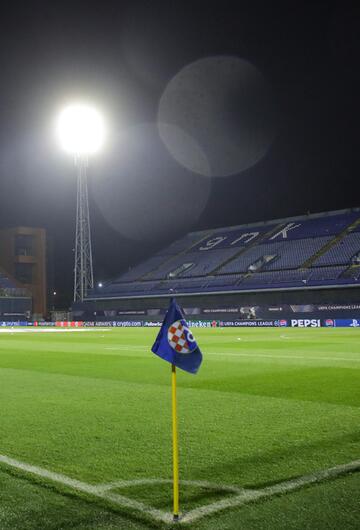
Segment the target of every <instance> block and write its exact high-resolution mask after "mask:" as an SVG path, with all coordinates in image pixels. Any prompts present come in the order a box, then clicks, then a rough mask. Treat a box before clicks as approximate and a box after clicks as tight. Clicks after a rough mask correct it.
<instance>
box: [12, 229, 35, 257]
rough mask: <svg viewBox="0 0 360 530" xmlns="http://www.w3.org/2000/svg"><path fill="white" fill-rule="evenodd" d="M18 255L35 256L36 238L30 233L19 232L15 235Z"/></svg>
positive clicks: (16, 253)
mask: <svg viewBox="0 0 360 530" xmlns="http://www.w3.org/2000/svg"><path fill="white" fill-rule="evenodd" d="M15 255H16V256H35V238H34V236H33V235H30V234H18V235H17V236H15Z"/></svg>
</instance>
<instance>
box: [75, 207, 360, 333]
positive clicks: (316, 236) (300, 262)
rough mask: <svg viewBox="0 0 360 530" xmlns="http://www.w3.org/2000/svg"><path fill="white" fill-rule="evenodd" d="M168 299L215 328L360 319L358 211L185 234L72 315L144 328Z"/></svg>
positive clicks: (90, 296)
mask: <svg viewBox="0 0 360 530" xmlns="http://www.w3.org/2000/svg"><path fill="white" fill-rule="evenodd" d="M172 296H176V298H177V299H178V301H179V303H180V304H181V305H182V306H183V307H184V311H185V313H186V314H187V315H191V317H192V318H194V319H197V320H199V321H201V320H207V321H211V320H213V321H214V324H215V323H216V321H225V322H238V323H241V321H248V322H254V323H256V322H257V321H259V322H261V321H264V320H271V321H273V322H275V323H276V325H282V323H283V322H285V321H288V322H292V324H293V325H300V326H301V325H304V324H303V322H305V323H309V324H305V325H318V324H319V325H320V322H322V321H325V320H326V321H327V322H328V324H329V325H331V320H332V319H356V318H359V320H360V209H359V208H356V209H351V210H341V211H332V212H327V213H323V214H314V215H305V216H299V217H292V218H286V219H277V220H270V221H267V222H262V223H254V224H249V225H240V226H234V227H230V228H220V229H213V230H205V231H198V232H191V233H189V234H187V235H185V236H184V237H182V238H181V239H179V240H177V241H175V242H173V243H172V244H171V245H169V246H168V247H166V248H164V249H163V250H161V251H159V252H158V253H157V254H155V255H152V256H150V257H149V258H148V259H146V260H145V261H143V262H141V263H139V264H138V265H137V266H135V267H134V268H132V269H131V270H130V271H128V272H125V273H123V274H121V275H119V276H118V277H117V278H115V279H113V280H111V281H109V282H107V283H106V284H104V285H103V286H102V287H101V288H96V289H94V290H93V291H91V292H89V293H88V296H87V298H86V300H85V301H84V302H82V303H76V304H74V306H73V318H74V320H81V321H99V322H106V321H109V322H110V321H119V322H121V321H128V320H131V321H134V322H140V323H141V322H142V323H144V322H146V323H147V324H151V322H156V321H158V320H159V319H161V318H162V315H163V314H164V311H165V309H166V307H167V305H168V301H169V297H172ZM334 321H335V320H333V322H334ZM284 325H285V324H284Z"/></svg>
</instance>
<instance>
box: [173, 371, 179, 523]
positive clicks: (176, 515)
mask: <svg viewBox="0 0 360 530" xmlns="http://www.w3.org/2000/svg"><path fill="white" fill-rule="evenodd" d="M171 398H172V400H171V401H172V442H173V501H174V509H173V513H174V521H177V520H178V519H179V444H178V425H177V411H176V367H175V365H174V364H172V365H171Z"/></svg>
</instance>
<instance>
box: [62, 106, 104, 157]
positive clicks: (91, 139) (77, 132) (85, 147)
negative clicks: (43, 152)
mask: <svg viewBox="0 0 360 530" xmlns="http://www.w3.org/2000/svg"><path fill="white" fill-rule="evenodd" d="M56 132H57V136H58V140H59V143H60V145H61V147H62V148H63V149H64V150H65V151H67V152H68V153H71V154H73V155H75V156H80V157H81V156H88V155H92V154H94V153H96V152H97V151H99V150H100V149H101V147H102V145H103V143H104V137H105V128H104V122H103V118H102V116H101V114H100V113H99V112H98V111H97V110H96V109H95V108H94V107H92V106H91V105H87V104H84V103H74V104H71V105H68V106H67V107H65V108H64V109H63V111H62V112H61V113H60V115H59V118H58V122H57V128H56Z"/></svg>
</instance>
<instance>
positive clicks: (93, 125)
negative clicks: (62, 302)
mask: <svg viewBox="0 0 360 530" xmlns="http://www.w3.org/2000/svg"><path fill="white" fill-rule="evenodd" d="M57 132H58V136H59V140H60V143H61V145H62V147H63V148H64V149H65V151H67V152H69V153H71V154H72V155H73V157H74V162H75V166H76V168H77V200H76V230H75V263H74V302H77V301H83V300H84V298H85V296H86V294H87V291H88V289H92V288H93V287H94V274H93V264H92V249H91V232H90V215H89V198H88V186H87V168H88V164H89V157H90V155H92V154H94V153H96V152H97V151H98V150H99V149H100V147H101V146H102V144H103V139H104V127H103V120H102V118H101V116H100V114H99V113H98V112H97V111H96V110H95V109H94V108H93V107H90V106H89V105H85V104H73V105H69V106H68V107H66V108H65V109H64V110H63V111H62V113H61V114H60V117H59V121H58V129H57Z"/></svg>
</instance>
